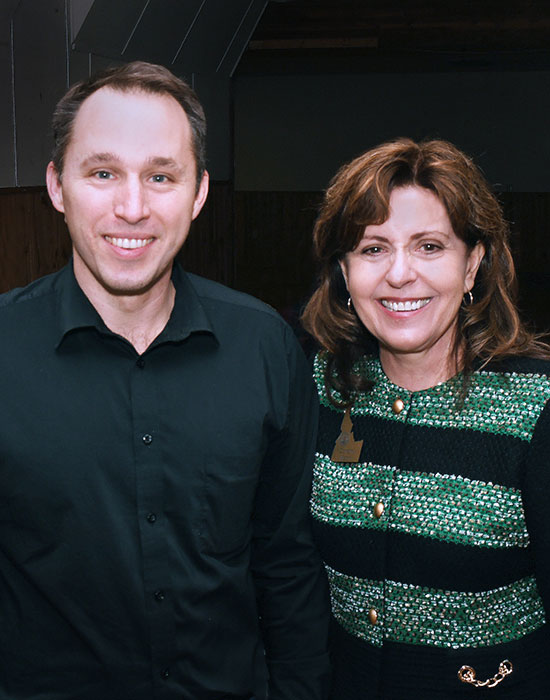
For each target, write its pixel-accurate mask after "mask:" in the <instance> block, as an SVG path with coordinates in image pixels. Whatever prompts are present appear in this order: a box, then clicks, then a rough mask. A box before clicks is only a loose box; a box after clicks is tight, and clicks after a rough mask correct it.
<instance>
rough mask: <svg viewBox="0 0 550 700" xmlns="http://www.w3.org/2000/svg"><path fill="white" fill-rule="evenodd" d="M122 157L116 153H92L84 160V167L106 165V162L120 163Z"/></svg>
mask: <svg viewBox="0 0 550 700" xmlns="http://www.w3.org/2000/svg"><path fill="white" fill-rule="evenodd" d="M118 162H120V158H119V157H118V156H116V155H115V154H114V153H107V152H104V153H92V154H91V155H89V156H88V157H87V158H85V159H84V160H83V161H82V164H81V165H82V167H83V168H88V167H90V166H92V165H104V164H105V163H118Z"/></svg>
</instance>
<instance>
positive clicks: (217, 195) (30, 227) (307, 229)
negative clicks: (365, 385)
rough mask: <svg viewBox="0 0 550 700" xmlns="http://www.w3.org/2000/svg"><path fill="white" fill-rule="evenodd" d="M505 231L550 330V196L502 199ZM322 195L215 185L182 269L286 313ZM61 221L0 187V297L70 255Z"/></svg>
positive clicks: (294, 302) (525, 305)
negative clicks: (507, 228) (507, 229)
mask: <svg viewBox="0 0 550 700" xmlns="http://www.w3.org/2000/svg"><path fill="white" fill-rule="evenodd" d="M499 198H500V200H501V202H502V204H503V206H504V210H505V213H506V216H507V218H508V220H509V221H510V222H511V225H512V234H513V235H512V247H513V250H514V257H515V260H516V265H517V270H518V276H519V280H520V291H521V296H520V303H521V307H522V310H523V313H524V316H525V317H526V318H527V319H528V320H530V321H532V322H533V323H534V324H535V325H536V326H537V327H538V328H539V329H540V330H547V329H548V328H550V193H528V192H517V193H513V192H506V193H502V194H501V195H499ZM320 200H321V193H319V192H233V190H232V188H231V186H230V185H229V184H226V183H213V184H212V187H211V191H210V195H209V198H208V201H207V204H206V206H205V208H204V210H203V211H202V213H201V215H200V216H199V218H198V219H197V221H196V222H195V223H194V224H193V227H192V231H191V233H190V235H189V239H188V241H187V243H186V244H185V246H184V249H183V251H182V253H181V254H180V257H181V259H182V261H183V264H184V265H185V267H186V269H188V270H190V271H192V272H196V273H198V274H202V275H204V276H206V277H209V278H210V279H215V280H217V281H219V282H222V283H224V284H227V285H229V286H231V287H234V288H236V289H240V290H242V291H245V292H248V293H250V294H253V295H254V296H257V297H259V298H261V299H263V300H264V301H266V302H267V303H269V304H271V305H272V306H274V307H275V308H276V309H278V310H279V311H281V312H283V313H284V314H285V315H287V314H289V315H290V316H292V313H293V312H296V310H297V308H298V307H299V305H300V304H301V303H303V301H304V299H305V298H306V297H307V295H308V294H309V292H310V291H311V288H312V286H313V284H314V280H315V270H314V265H313V261H312V258H311V230H312V228H313V223H314V221H315V216H316V212H317V207H318V205H319V202H320ZM70 250H71V248H70V240H69V237H68V233H67V230H66V227H65V224H64V222H63V217H62V216H61V215H60V214H58V213H57V212H56V211H55V210H54V209H53V207H52V206H51V204H50V202H49V199H48V195H47V193H46V191H45V189H44V188H42V187H34V188H18V189H0V292H3V291H7V290H9V289H11V288H13V287H16V286H22V285H25V284H27V283H28V282H30V281H32V280H33V279H36V278H37V277H40V276H41V275H44V274H47V273H49V272H53V271H54V270H57V269H58V268H59V267H61V266H62V265H64V264H65V262H66V261H67V260H68V259H69V256H70Z"/></svg>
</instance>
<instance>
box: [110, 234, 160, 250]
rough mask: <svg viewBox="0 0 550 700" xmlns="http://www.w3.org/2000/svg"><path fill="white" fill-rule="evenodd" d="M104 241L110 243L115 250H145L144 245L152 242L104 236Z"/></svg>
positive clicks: (150, 240) (149, 240)
mask: <svg viewBox="0 0 550 700" xmlns="http://www.w3.org/2000/svg"><path fill="white" fill-rule="evenodd" d="M105 240H107V241H108V242H109V243H112V244H113V245H115V246H116V247H117V248H128V249H130V248H145V246H146V245H149V243H151V242H152V240H153V239H152V238H112V237H111V236H105Z"/></svg>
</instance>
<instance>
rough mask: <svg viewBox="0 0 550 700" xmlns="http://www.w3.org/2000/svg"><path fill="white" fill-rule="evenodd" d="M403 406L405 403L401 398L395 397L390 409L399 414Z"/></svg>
mask: <svg viewBox="0 0 550 700" xmlns="http://www.w3.org/2000/svg"><path fill="white" fill-rule="evenodd" d="M404 408H405V404H404V403H403V401H402V400H401V399H395V401H394V402H393V404H392V407H391V410H392V411H393V412H394V413H396V414H399V413H401V411H402V410H403V409H404Z"/></svg>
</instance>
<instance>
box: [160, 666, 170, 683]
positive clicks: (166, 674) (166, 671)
mask: <svg viewBox="0 0 550 700" xmlns="http://www.w3.org/2000/svg"><path fill="white" fill-rule="evenodd" d="M160 677H161V678H164V680H166V679H167V678H170V669H169V668H163V669H162V671H161V672H160Z"/></svg>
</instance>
